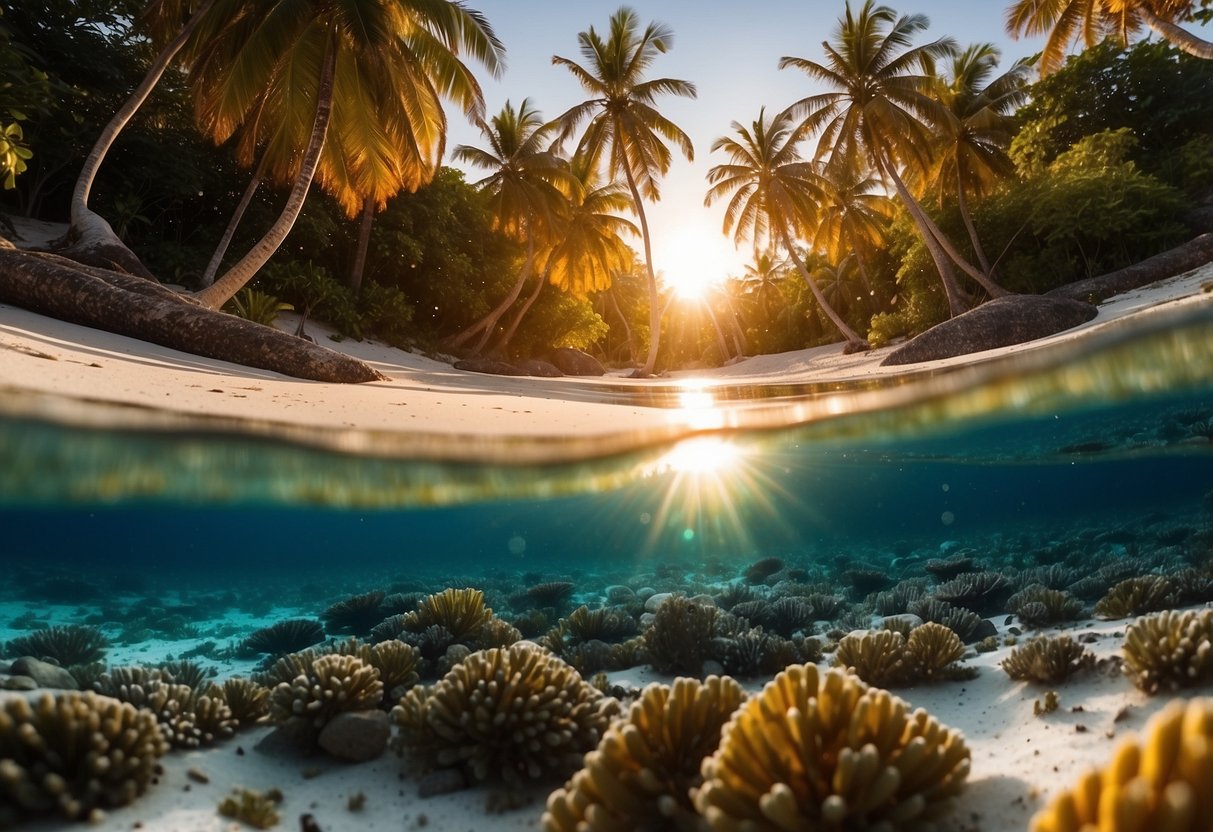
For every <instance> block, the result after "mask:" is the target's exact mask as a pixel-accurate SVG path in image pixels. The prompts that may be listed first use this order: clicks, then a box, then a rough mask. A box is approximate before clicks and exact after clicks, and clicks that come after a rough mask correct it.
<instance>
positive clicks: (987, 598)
mask: <svg viewBox="0 0 1213 832" xmlns="http://www.w3.org/2000/svg"><path fill="white" fill-rule="evenodd" d="M1012 589H1013V587H1012V584H1011V582H1010V581H1009V580H1008V579H1007V577H1006V576H1005V575H1003V574H1002V573H1000V572H962V573H961V574H959V575H957V576H956V577H955V578H953V579H952V580H950V581H948V582H946V583H942V584H940V585H939V586H937V587H935V591H934V593H933V595H934V596H935V597H936V598H938V599H939V600H940V601H946V602H947V603H949V604H951V605H952V606H954V607H963V608H964V609H967V610H970V611H972V612H975V613H977V614H978V615H991V614H993V613H997V612H1001V611H1002V607H1003V604H1004V602H1005V601H1006V600H1007V597H1008V596H1009V595H1010V594H1011V591H1012Z"/></svg>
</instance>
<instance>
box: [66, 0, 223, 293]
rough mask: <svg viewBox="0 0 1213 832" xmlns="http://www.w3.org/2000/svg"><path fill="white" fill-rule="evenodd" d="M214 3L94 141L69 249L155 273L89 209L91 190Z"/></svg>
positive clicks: (74, 208)
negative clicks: (110, 154)
mask: <svg viewBox="0 0 1213 832" xmlns="http://www.w3.org/2000/svg"><path fill="white" fill-rule="evenodd" d="M214 4H215V0H206V2H204V3H203V4H202V5H201V6H199V7H198V9H196V10H195V11H194V13H193V14H192V15H190V18H189V20H188V21H186V24H185V26H183V27H182V29H181V31H180V32H178V33H177V37H175V38H173V40H172V41H171V42H170V43H169V44H168V45H167V46H166V47H164V49H162V50H161V51H160V54H159V55H157V56H156V60H155V61H154V62H153V63H152V65H151V66H150V67H149V68H148V70H147V74H146V75H144V76H143V80H142V81H141V82H140V83H139V86H137V87H136V88H135V91H134V92H132V93H131V95H130V97H129V98H128V99H127V100H126V101H125V103H123V105H122V106H121V107H119V108H118V112H116V113H114V117H113V118H111V119H110V121H109V124H107V125H105V129H104V130H102V131H101V135H100V136H98V137H97V141H96V142H94V143H93V147H92V149H91V150H90V151H89V153H88V156H87V157H86V158H85V160H84V165H83V166H82V167H81V168H80V175H79V176H77V177H76V186H75V188H74V189H73V190H72V201H71V208H70V219H71V228H70V229H69V231H68V240H69V247H68V248H69V250H71V249H79V250H81V253H87V251H88V250H89V249H100V250H101V251H100V256H101V257H103V258H106V259H110V260H111V261H112V262H114V263H115V264H116V265H119V266H121V267H122V268H124V269H126V270H127V271H130V272H132V273H136V274H141V275H142V276H146V277H150V276H151V274H150V273H149V272H148V271H147V269H146V268H145V267H144V266H143V264H142V263H140V262H139V258H137V257H136V256H135V255H134V253H133V252H131V250H130V249H129V248H127V247H126V245H125V244H124V243H123V242H122V241H121V240H120V239H119V238H118V235H117V234H115V233H114V230H113V229H112V228H111V227H110V224H109V223H108V222H106V221H105V219H104V218H103V217H101V216H100V215H99V214H96V213H94V212H93V211H91V210H89V207H88V197H89V192H90V191H92V189H93V182H94V181H95V180H96V178H97V171H98V169H100V167H101V162H102V161H103V160H104V159H105V155H106V154H107V153H108V152H109V149H110V148H111V147H113V145H114V141H115V140H116V139H117V138H118V134H119V133H121V132H122V129H123V128H124V127H126V125H127V123H128V122H129V121H130V120H131V118H132V117H133V116H134V115H135V113H136V112H137V111H138V110H139V108H140V107H141V106H143V102H144V101H146V100H147V97H148V96H149V95H151V92H152V89H153V88H155V86H156V84H157V83H158V82H159V81H160V78H161V76H162V75H164V72H165V70H166V69H168V67H169V65H170V64H171V63H172V62H173V59H174V58H175V57H176V56H177V53H178V52H180V51H181V48H182V47H183V46H185V42H186V41H187V40H188V39H189V37H190V35H192V34H193V33H194V30H195V29H197V28H198V24H199V23H201V22H202V18H203V17H205V16H206V13H207V12H208V11H209V10H210V8H211V6H213V5H214Z"/></svg>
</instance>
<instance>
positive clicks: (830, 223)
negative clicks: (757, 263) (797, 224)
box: [809, 156, 893, 298]
mask: <svg viewBox="0 0 1213 832" xmlns="http://www.w3.org/2000/svg"><path fill="white" fill-rule="evenodd" d="M860 161H861V160H859V159H856V158H854V157H852V158H850V159H848V158H847V157H844V156H838V157H836V158H833V159H831V160H830V163H829V164H826V165H824V166H823V167H822V169H821V176H822V185H823V194H822V198H821V199H820V201H819V203H818V205H817V214H816V218H815V223H814V228H813V234H812V236H811V237H810V239H809V243H810V244H811V245H812V246H813V248H815V249H816V250H817V251H820V252H822V253H823V254H824V255H825V256H826V259H827V260H829V261H830V262H833V263H838V262H841V261H842V260H843V258H845V257H846V256H848V255H849V254H853V255H854V256H855V265H856V267H857V268H858V269H859V277H860V280H862V281H863V288H864V292H865V293H867V295H868V297H869V298H871V297H872V296H873V295H874V291H873V289H872V279H871V275H870V274H869V271H868V263H867V255H868V253H869V252H871V251H873V250H876V249H879V248H881V247H883V246H884V243H885V239H886V235H887V233H888V228H889V222H890V221H891V220H892V218H893V203H892V202H891V201H890V200H889V198H888V196H887V195H886V194H885V193H884V192H883V191H882V190H880V189H879V186H880V180H878V179H877V178H876V177H874V176H872V175H871V173H870V172H869V169H868V168H865V167H860V165H859V162H860Z"/></svg>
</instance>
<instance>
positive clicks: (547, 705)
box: [392, 642, 618, 783]
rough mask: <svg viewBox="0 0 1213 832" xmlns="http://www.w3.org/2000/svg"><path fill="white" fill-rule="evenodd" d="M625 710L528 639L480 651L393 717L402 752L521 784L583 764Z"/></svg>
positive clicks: (412, 696) (414, 694)
mask: <svg viewBox="0 0 1213 832" xmlns="http://www.w3.org/2000/svg"><path fill="white" fill-rule="evenodd" d="M617 708H618V703H616V702H615V700H613V699H609V698H604V697H603V696H602V694H600V693H599V692H598V691H597V690H595V689H594V688H593V687H591V686H590V685H588V684H587V683H586V682H585V681H583V680H582V678H581V676H580V675H579V674H578V673H577V671H576V670H574V669H573V668H572V667H571V666H570V665H569V664H568V663H566V662H564V661H561V660H560V659H559V658H557V657H555V656H552V655H550V654H549V653H547V652H546V651H544V650H543V649H542V648H540V647H537V646H535V645H533V644H528V643H526V642H521V643H519V644H515V645H514V646H512V647H508V648H494V649H490V650H482V651H480V652H477V653H472V654H471V655H470V656H468V657H467V658H466V659H464V660H463V661H462V662H460V663H459V664H457V665H455V667H453V668H452V669H451V671H450V672H449V673H448V674H447V675H446V676H445V677H443V678H442V679H441V680H440V681H439V682H438V683H437V684H436V685H434V686H433V687H430V688H422V687H416V688H413V689H412V690H410V691H409V692H408V693H407V694H406V695H405V696H404V698H403V699H402V700H401V702H400V704H399V705H398V706H397V707H396V708H395V709H394V710H393V711H392V716H393V719H394V720H395V722H396V724H397V725H399V726H400V736H399V740H398V744H397V750H399V751H401V752H404V751H409V752H412V753H413V754H415V755H417V756H419V757H420V758H422V760H423V761H424V762H426V763H427V764H429V765H431V766H437V767H439V768H447V767H456V766H457V767H461V768H462V769H464V771H465V772H466V773H467V774H468V775H470V776H471V777H472V778H473V779H475V780H487V779H489V778H491V777H501V778H502V779H504V780H505V781H506V782H507V783H519V782H521V781H523V780H526V779H528V778H531V779H534V778H538V777H542V776H544V775H545V774H550V773H563V772H566V771H568V770H570V769H572V768H575V767H576V765H577V763H578V762H579V761H580V759H581V755H583V754H584V753H585V752H586V751H589V750H590V749H592V748H594V747H595V746H596V745H597V744H598V741H599V739H600V738H601V736H602V732H603V731H605V730H606V727H607V725H608V723H609V721H610V718H611V716H613V715H614V714H615V712H616V711H617Z"/></svg>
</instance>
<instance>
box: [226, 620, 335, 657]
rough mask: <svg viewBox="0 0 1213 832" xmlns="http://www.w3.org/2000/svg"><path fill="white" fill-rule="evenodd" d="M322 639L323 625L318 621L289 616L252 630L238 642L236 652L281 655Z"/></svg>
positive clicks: (296, 650)
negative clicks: (284, 619) (283, 619)
mask: <svg viewBox="0 0 1213 832" xmlns="http://www.w3.org/2000/svg"><path fill="white" fill-rule="evenodd" d="M322 641H324V627H322V626H320V622H318V621H312V620H311V619H308V618H291V619H287V620H286V621H279V622H278V623H276V624H273V625H271V626H269V627H262V628H261V629H260V630H254V631H253V632H252V633H251V634H249V636H248V638H246V639H245V640H244V641H242V642H240V646H239V647H238V648H237V650H238V652H240V653H242V654H246V655H255V654H257V653H267V654H269V655H270V656H283V655H286V654H287V653H297V652H299V651H300V650H303V649H306V648H308V647H311V646H312V645H313V644H319V643H320V642H322Z"/></svg>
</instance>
